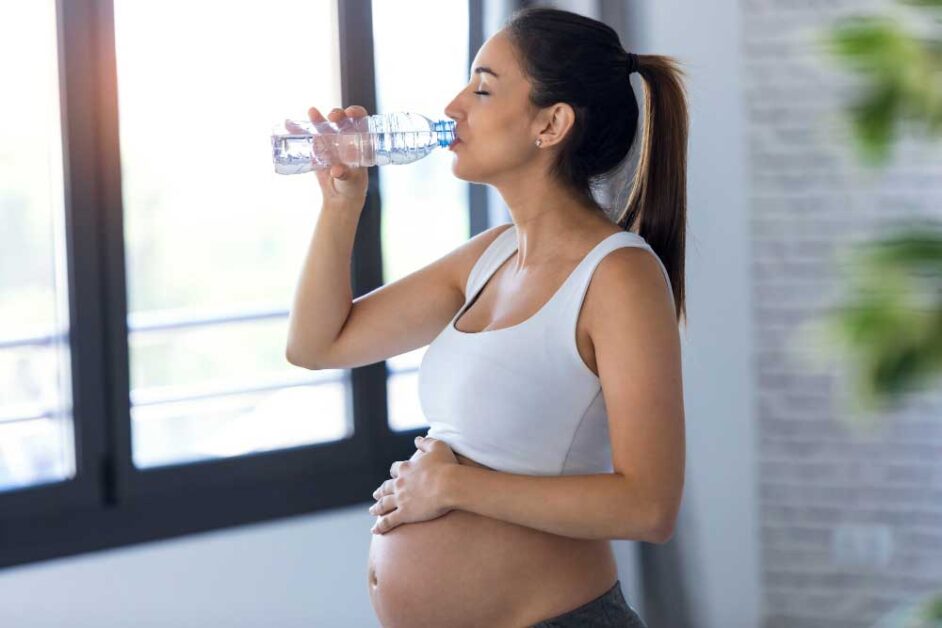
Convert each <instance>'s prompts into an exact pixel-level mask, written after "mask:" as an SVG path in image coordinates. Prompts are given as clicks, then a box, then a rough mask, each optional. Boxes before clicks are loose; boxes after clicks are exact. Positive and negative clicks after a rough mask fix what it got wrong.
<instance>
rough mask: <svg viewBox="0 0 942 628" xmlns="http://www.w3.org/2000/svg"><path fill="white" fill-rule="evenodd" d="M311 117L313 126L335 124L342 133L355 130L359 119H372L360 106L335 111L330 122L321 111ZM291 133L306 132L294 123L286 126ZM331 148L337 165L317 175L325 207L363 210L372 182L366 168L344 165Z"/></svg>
mask: <svg viewBox="0 0 942 628" xmlns="http://www.w3.org/2000/svg"><path fill="white" fill-rule="evenodd" d="M307 113H308V117H309V118H310V119H311V122H313V123H315V124H316V123H320V122H327V121H330V122H331V123H333V124H335V125H336V126H337V127H338V128H340V129H341V130H343V129H345V128H347V127H350V126H352V123H353V121H354V120H355V119H356V118H363V117H366V116H367V115H369V114H368V113H367V111H366V109H365V108H364V107H361V106H360V105H351V106H349V107H347V108H346V109H340V108H339V107H335V108H334V109H331V110H330V112H329V113H328V114H327V119H325V118H324V116H323V115H321V112H320V111H318V109H317V107H311V108H310V109H308V112H307ZM286 125H287V126H288V129H289V130H292V131H303V130H302V129H300V128H292V126H294V125H292V124H291V122H290V121H288V122H286ZM328 148H329V150H331V152H332V154H333V156H334V157H335V161H336V162H337V163H335V164H334V165H332V166H331V167H330V168H326V169H318V170H315V171H314V173H315V174H316V175H317V182H318V183H319V184H320V186H321V194H322V197H323V202H324V204H332V205H351V204H352V205H356V206H357V208H358V209H359V208H362V206H363V203H364V202H365V201H366V191H367V187H368V185H369V178H368V174H367V170H366V168H357V167H351V166H347V165H345V164H343V163H340V161H341V160H340V159H339V156H338V155H336V154H334V153H335V151H336V149H335V148H334V147H333V145H332V144H330V143H328Z"/></svg>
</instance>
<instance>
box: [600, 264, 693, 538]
mask: <svg viewBox="0 0 942 628" xmlns="http://www.w3.org/2000/svg"><path fill="white" fill-rule="evenodd" d="M586 313H587V318H586V327H587V331H588V333H589V335H590V337H591V339H592V345H593V346H594V348H595V357H596V364H597V367H598V372H599V381H600V383H601V386H602V394H603V396H604V399H605V406H606V409H607V411H608V425H609V435H610V438H611V446H612V466H613V468H614V470H615V471H616V472H617V473H620V474H622V475H624V476H625V477H627V478H629V479H630V481H632V483H633V485H634V487H636V488H637V490H638V491H639V492H640V493H639V494H640V495H642V499H643V500H644V502H645V503H644V504H643V506H644V507H646V508H648V509H649V512H651V513H653V516H654V517H655V518H656V525H658V526H659V527H662V528H664V529H668V530H672V529H673V523H674V520H675V518H676V516H677V512H678V510H679V508H680V501H681V497H682V493H683V485H684V458H685V435H684V429H685V428H684V404H683V385H682V380H681V351H680V335H679V330H678V326H677V320H676V315H675V312H674V306H673V303H672V301H671V296H670V291H669V288H668V286H667V282H665V280H664V275H663V273H662V272H661V267H660V265H659V262H658V260H657V259H656V258H655V257H654V255H653V254H652V252H650V251H648V250H646V249H642V248H637V247H627V248H620V249H616V250H614V251H612V252H611V253H609V254H608V255H606V256H605V257H604V258H603V259H602V261H601V262H600V263H599V266H598V267H597V269H596V271H595V276H594V278H593V280H592V281H591V282H590V284H589V290H588V292H587V294H586ZM636 506H637V505H636ZM671 534H672V532H671Z"/></svg>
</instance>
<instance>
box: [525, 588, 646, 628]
mask: <svg viewBox="0 0 942 628" xmlns="http://www.w3.org/2000/svg"><path fill="white" fill-rule="evenodd" d="M577 627H580V628H647V625H646V624H645V623H644V622H643V621H642V620H641V618H640V617H639V616H638V614H637V613H636V612H635V609H633V608H632V607H631V606H630V605H629V604H628V602H626V601H625V596H624V595H623V594H622V592H621V582H620V581H619V580H616V581H615V584H614V586H612V588H611V589H609V590H608V591H606V592H605V593H603V594H602V595H600V596H599V597H597V598H595V599H594V600H592V601H591V602H586V603H585V604H583V605H582V606H580V607H579V608H574V609H573V610H571V611H568V612H566V613H563V614H562V615H557V616H556V617H551V618H549V619H544V620H543V621H541V622H540V623H538V624H534V625H533V626H531V627H530V628H577Z"/></svg>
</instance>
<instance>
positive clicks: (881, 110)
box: [822, 0, 942, 166]
mask: <svg viewBox="0 0 942 628" xmlns="http://www.w3.org/2000/svg"><path fill="white" fill-rule="evenodd" d="M900 4H901V5H907V6H908V7H910V10H911V11H915V12H917V13H918V15H917V16H915V19H912V20H909V22H912V24H910V23H908V22H907V21H905V20H903V19H900V18H897V17H891V16H882V15H853V16H850V17H846V18H843V19H841V20H839V21H837V22H836V23H835V24H834V25H832V27H831V28H830V30H828V31H826V33H825V35H824V37H823V41H822V43H823V45H824V48H825V50H827V51H828V52H829V53H830V54H831V55H833V56H834V57H835V58H836V59H837V61H838V62H839V63H841V64H842V65H843V66H844V67H845V68H846V69H848V70H850V71H852V72H854V73H856V74H858V75H859V76H861V77H862V78H863V79H864V86H865V88H864V93H863V94H862V95H861V96H860V97H859V99H857V100H856V101H855V102H854V103H853V104H852V105H850V107H849V109H848V111H847V112H846V113H847V115H848V117H849V120H850V123H851V126H852V128H853V131H854V133H853V136H852V138H853V141H854V142H855V143H856V148H857V149H858V154H859V155H860V157H861V158H862V160H863V161H864V163H866V164H867V165H870V166H879V165H883V164H885V163H886V162H887V160H888V159H889V157H890V151H891V148H892V146H893V140H894V139H895V137H896V135H897V132H898V131H900V129H898V128H897V127H899V126H902V124H906V125H909V126H910V127H911V130H912V131H913V132H914V133H925V134H927V135H929V136H931V137H938V136H939V135H940V134H942V80H940V77H942V34H940V26H942V0H902V1H901V2H900ZM917 24H918V25H919V26H918V27H917V26H916V25H917ZM901 123H902V124H901Z"/></svg>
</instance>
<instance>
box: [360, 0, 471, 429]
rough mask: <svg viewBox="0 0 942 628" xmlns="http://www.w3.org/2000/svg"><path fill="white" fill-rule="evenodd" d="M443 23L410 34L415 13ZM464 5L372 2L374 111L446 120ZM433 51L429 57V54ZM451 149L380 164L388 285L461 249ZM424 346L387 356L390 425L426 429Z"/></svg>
mask: <svg viewBox="0 0 942 628" xmlns="http://www.w3.org/2000/svg"><path fill="white" fill-rule="evenodd" d="M433 15H434V20H435V22H436V23H439V24H447V25H448V27H447V28H439V29H434V28H433V29H423V31H422V36H421V37H410V36H409V34H410V29H411V28H412V26H411V25H412V24H413V23H415V21H416V16H433ZM469 31H470V29H469V5H468V4H466V3H461V2H436V1H435V0H408V1H397V2H386V1H385V0H373V37H374V44H373V45H374V50H375V57H376V96H377V102H378V104H379V111H383V112H392V111H410V112H414V113H421V114H422V115H424V116H426V117H427V118H430V119H432V120H445V119H448V117H447V116H446V115H445V106H446V105H447V104H448V103H449V102H450V101H451V99H452V98H454V96H455V94H456V93H458V92H459V91H460V90H461V89H462V87H463V86H464V83H465V81H466V79H467V73H468V65H469V64H470V55H469ZM432 51H433V52H434V54H429V53H430V52H432ZM452 159H453V155H452V153H450V152H449V151H445V150H435V151H432V153H431V154H430V155H429V156H428V157H426V158H424V159H421V160H419V161H417V162H414V163H411V164H406V165H404V166H394V167H388V168H385V169H384V170H383V172H382V176H381V177H380V190H381V192H380V193H381V196H382V199H383V212H382V247H383V283H387V284H388V283H392V282H393V281H396V280H398V279H401V278H402V277H404V276H405V275H408V274H409V273H411V272H413V271H415V270H417V269H419V268H421V267H422V266H425V265H426V264H429V263H431V262H433V261H434V260H436V259H438V258H439V257H442V256H443V255H445V254H446V253H448V252H449V251H451V250H452V249H454V248H456V247H458V246H460V245H461V243H463V242H464V241H465V240H467V239H468V236H469V234H470V232H471V229H470V210H469V204H470V196H469V194H468V184H467V183H466V182H464V181H462V180H460V179H458V178H456V177H455V176H454V175H452V174H451V166H450V164H451V161H452ZM425 350H426V348H425V347H423V348H420V349H416V350H415V351H410V352H409V353H405V354H403V355H399V356H395V357H393V358H391V359H389V360H387V362H386V363H387V366H388V368H389V384H388V393H387V397H388V407H389V410H388V412H389V425H390V428H391V429H394V430H410V429H416V428H427V426H428V423H427V421H426V420H425V417H424V415H423V413H422V407H421V405H420V403H419V394H418V368H419V364H420V363H421V361H422V356H423V355H424V354H425Z"/></svg>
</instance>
